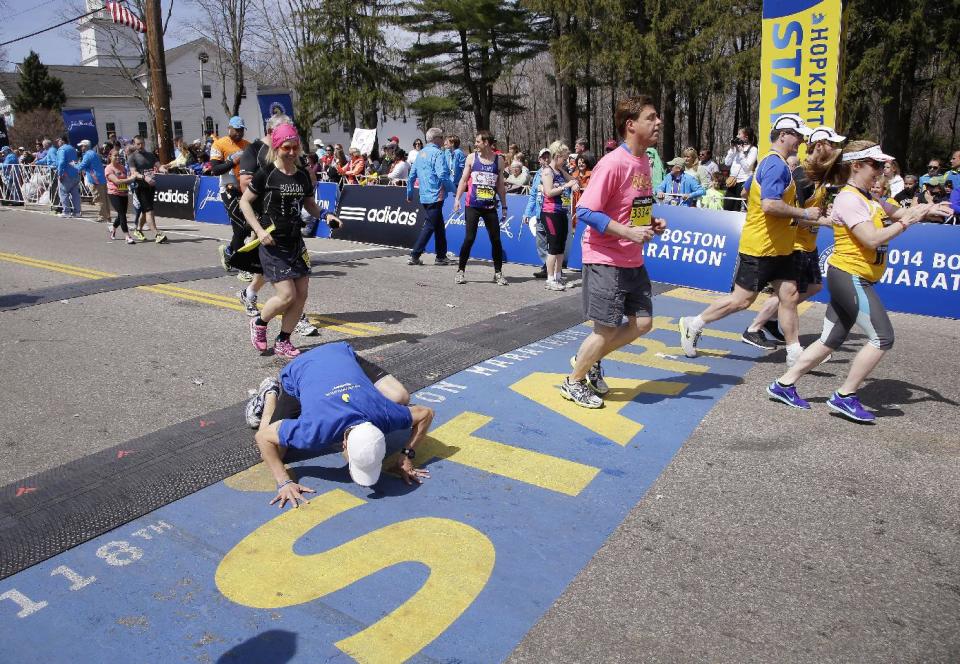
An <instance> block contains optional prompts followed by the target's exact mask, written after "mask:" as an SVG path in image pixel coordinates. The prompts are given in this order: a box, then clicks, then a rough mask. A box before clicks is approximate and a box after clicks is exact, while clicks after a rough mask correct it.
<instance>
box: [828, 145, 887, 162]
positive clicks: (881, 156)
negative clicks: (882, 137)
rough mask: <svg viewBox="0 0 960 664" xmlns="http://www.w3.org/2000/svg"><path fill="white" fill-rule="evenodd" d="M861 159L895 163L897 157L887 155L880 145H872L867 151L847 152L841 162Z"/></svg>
mask: <svg viewBox="0 0 960 664" xmlns="http://www.w3.org/2000/svg"><path fill="white" fill-rule="evenodd" d="M860 159H873V160H874V161H893V160H894V159H896V157H891V156H890V155H888V154H885V153H884V151H883V149H882V148H881V147H880V146H879V145H871V146H870V147H868V148H867V149H866V150H858V151H857V152H846V153H844V155H843V157H841V161H858V160H860Z"/></svg>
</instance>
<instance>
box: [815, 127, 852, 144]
mask: <svg viewBox="0 0 960 664" xmlns="http://www.w3.org/2000/svg"><path fill="white" fill-rule="evenodd" d="M845 140H847V137H846V136H841V135H840V134H838V133H837V132H835V131H834V130H833V127H827V126H826V125H820V126H819V127H817V128H816V129H814V130H813V133H812V134H810V136H808V137H807V142H808V143H816V142H817V141H830V142H831V143H843V142H844V141H845Z"/></svg>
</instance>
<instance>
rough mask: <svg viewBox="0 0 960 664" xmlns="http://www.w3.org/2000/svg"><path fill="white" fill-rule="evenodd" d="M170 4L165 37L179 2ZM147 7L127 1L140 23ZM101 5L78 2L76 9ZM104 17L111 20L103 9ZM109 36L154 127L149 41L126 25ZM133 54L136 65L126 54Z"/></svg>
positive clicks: (95, 0) (115, 55) (137, 1)
mask: <svg viewBox="0 0 960 664" xmlns="http://www.w3.org/2000/svg"><path fill="white" fill-rule="evenodd" d="M169 2H170V4H169V5H168V6H167V15H166V17H165V18H164V20H163V34H164V36H166V34H167V28H169V27H170V18H171V17H172V16H173V6H174V4H175V0H169ZM144 4H145V3H144V0H129V2H127V8H128V9H130V11H132V12H133V13H134V14H136V15H137V16H138V17H139V18H140V20H143V16H144ZM100 5H102V3H101V2H99V0H87V2H86V3H85V4H84V3H81V2H74V3H73V5H72V9H73V10H74V11H77V12H78V13H82V12H84V11H92V10H93V9H95V8H96V7H97V6H100ZM103 17H104V18H106V17H108V14H107V12H106V10H105V9H104V10H103ZM107 34H108V36H109V39H110V41H109V44H108V47H109V49H110V56H111V59H112V61H113V64H114V66H116V67H117V68H118V69H119V70H120V73H121V75H122V76H123V78H124V79H125V80H126V81H127V82H128V83H129V84H130V93H131V95H132V96H134V97H136V98H137V99H139V100H140V103H142V104H143V107H144V109H146V111H147V114H148V116H149V118H150V122H149V123H148V126H149V127H153V126H154V124H155V123H154V112H153V106H152V105H151V104H150V77H149V75H148V72H149V67H148V66H147V65H148V63H147V59H148V57H147V45H146V43H145V39H144V38H143V36H142V35H141V33H139V32H137V31H136V30H133V29H131V28H128V27H126V26H123V25H118V26H116V29H115V30H110V31H109V32H108V33H107ZM131 51H132V52H133V54H134V57H133V58H131V59H134V60H135V61H136V62H135V63H131V62H128V61H127V58H128V57H129V56H127V55H126V54H127V53H130V52H131Z"/></svg>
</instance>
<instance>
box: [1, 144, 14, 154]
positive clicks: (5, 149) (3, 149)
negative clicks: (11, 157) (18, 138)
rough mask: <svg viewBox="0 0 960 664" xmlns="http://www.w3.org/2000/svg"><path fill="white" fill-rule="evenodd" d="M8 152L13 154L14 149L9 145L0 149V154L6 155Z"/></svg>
mask: <svg viewBox="0 0 960 664" xmlns="http://www.w3.org/2000/svg"><path fill="white" fill-rule="evenodd" d="M8 152H13V148H11V147H10V146H9V145H4V146H3V147H2V148H0V154H6V153H8Z"/></svg>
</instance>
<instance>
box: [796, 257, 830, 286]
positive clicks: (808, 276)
mask: <svg viewBox="0 0 960 664" xmlns="http://www.w3.org/2000/svg"><path fill="white" fill-rule="evenodd" d="M793 266H794V272H795V273H796V275H797V292H798V293H800V294H803V293H806V292H807V289H808V288H809V287H810V286H811V285H813V284H822V283H823V275H822V274H820V254H818V253H817V250H816V249H814V250H813V251H795V252H793Z"/></svg>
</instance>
